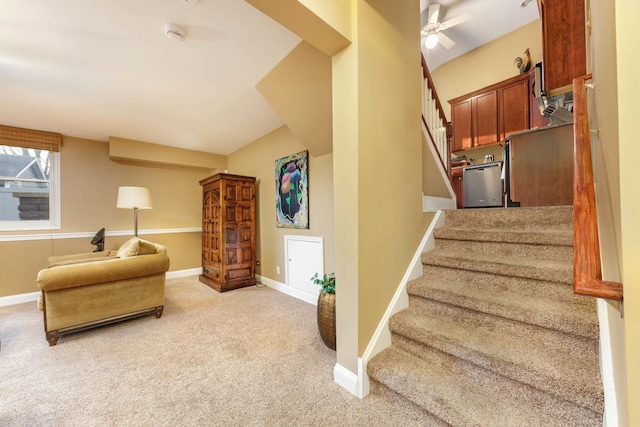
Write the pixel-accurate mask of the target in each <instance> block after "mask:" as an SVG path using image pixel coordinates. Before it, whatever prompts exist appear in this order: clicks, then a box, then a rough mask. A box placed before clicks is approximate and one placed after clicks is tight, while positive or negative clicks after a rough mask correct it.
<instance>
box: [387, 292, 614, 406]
mask: <svg viewBox="0 0 640 427" xmlns="http://www.w3.org/2000/svg"><path fill="white" fill-rule="evenodd" d="M409 307H410V310H417V311H427V312H430V313H431V315H432V316H433V317H436V318H439V319H449V321H450V322H458V323H459V324H460V323H461V322H462V323H464V324H465V325H467V327H468V328H469V330H470V331H473V330H478V331H486V330H491V331H492V333H493V334H499V335H502V336H504V337H510V336H525V337H527V340H528V341H529V342H530V343H535V347H540V348H557V349H558V352H562V353H563V354H576V359H580V361H582V362H584V363H587V364H590V366H596V367H597V361H598V346H597V341H596V340H591V339H585V338H582V337H578V336H573V335H567V334H563V333H560V332H554V331H551V330H548V329H544V328H539V327H536V326H533V325H527V324H523V323H520V322H515V321H510V320H507V319H501V318H499V317H496V316H491V315H484V314H482V313H473V314H470V313H469V312H468V311H467V310H464V309H459V308H456V307H452V306H449V305H447V304H440V303H436V302H433V301H429V300H425V299H423V298H412V299H410V302H409ZM434 327H435V326H434ZM389 330H390V331H391V334H392V342H393V344H394V345H397V346H401V348H403V349H404V350H406V351H408V352H410V353H413V354H415V355H416V356H418V357H423V356H422V352H423V351H424V352H426V353H428V352H430V351H432V349H437V350H439V351H442V352H445V353H447V354H450V355H452V356H455V357H459V358H461V359H464V360H466V361H467V362H470V363H473V364H475V365H477V366H480V367H482V368H484V369H487V370H490V371H492V372H495V373H496V374H500V375H503V376H506V377H508V378H511V379H512V380H514V381H518V382H521V383H523V384H527V385H529V386H531V387H534V388H536V389H538V390H542V391H544V392H547V393H550V394H552V395H555V396H557V397H558V398H561V399H566V400H570V401H572V402H574V403H576V404H578V405H581V406H585V407H588V408H592V409H594V410H601V409H602V407H601V405H602V396H601V394H598V387H599V383H598V381H597V380H598V379H599V374H598V372H597V369H596V370H594V372H592V374H593V375H594V376H595V378H594V379H593V381H592V382H590V383H589V386H587V385H586V384H581V383H580V382H565V381H563V380H562V378H561V377H560V378H559V377H556V376H555V375H554V374H552V373H548V372H549V371H551V372H552V371H553V370H554V369H555V367H554V366H548V367H545V366H543V365H540V366H536V365H531V366H528V365H527V363H526V362H524V361H519V362H517V363H514V362H511V361H510V360H509V359H508V358H515V359H517V358H518V357H519V356H520V355H518V354H513V353H512V351H515V348H514V349H513V350H507V351H506V354H508V355H509V356H508V358H507V359H503V358H495V357H493V356H489V355H488V353H484V352H483V351H480V350H476V349H473V348H472V347H470V346H472V345H473V343H472V341H470V342H469V343H467V342H462V341H460V342H457V341H454V340H452V339H451V338H447V337H446V334H445V335H442V334H440V333H439V332H438V331H432V332H428V333H427V334H426V335H422V333H423V332H419V331H418V330H416V329H415V328H413V327H412V326H411V325H405V324H404V323H403V322H402V321H401V320H400V318H399V317H398V316H394V317H392V319H391V321H390V322H389ZM416 334H420V335H416ZM407 339H408V341H407ZM487 339H489V338H487ZM406 342H409V343H410V344H411V346H410V347H405V343H406ZM487 344H489V345H490V343H487ZM541 362H545V361H541ZM576 363H579V362H576ZM545 368H546V369H545Z"/></svg>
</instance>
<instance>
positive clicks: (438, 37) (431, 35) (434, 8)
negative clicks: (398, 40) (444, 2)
mask: <svg viewBox="0 0 640 427" xmlns="http://www.w3.org/2000/svg"><path fill="white" fill-rule="evenodd" d="M427 16H428V19H427V23H426V25H425V26H424V27H422V31H420V34H421V35H422V37H423V38H424V45H425V47H426V48H427V49H433V48H434V47H436V46H437V45H438V43H440V44H441V45H442V46H444V47H445V49H451V48H452V47H453V45H455V44H456V42H454V41H453V40H451V39H450V38H449V37H447V36H446V35H445V34H443V33H442V31H444V30H446V29H449V28H451V27H453V26H455V25H458V24H461V23H463V22H465V21H467V20H469V19H470V18H471V15H470V14H468V13H465V14H462V15H459V16H456V17H454V18H451V19H449V20H447V21H444V22H440V21H439V20H438V19H439V17H440V5H439V4H432V5H430V6H429V11H428V15H427Z"/></svg>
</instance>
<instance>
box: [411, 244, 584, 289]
mask: <svg viewBox="0 0 640 427" xmlns="http://www.w3.org/2000/svg"><path fill="white" fill-rule="evenodd" d="M434 255H435V254H434ZM499 261H501V259H500V258H499V257H496V258H495V262H484V261H483V262H480V261H475V260H468V259H453V258H448V257H440V256H437V255H435V256H432V254H431V253H430V252H427V253H425V254H423V256H422V263H423V264H427V265H436V266H440V267H450V268H458V269H462V270H468V271H476V272H484V273H493V274H499V275H504V276H513V277H522V278H528V279H536V280H544V281H548V282H560V283H567V284H573V268H572V267H571V266H570V265H565V266H562V267H559V266H555V267H548V268H540V267H534V266H530V265H508V264H502V263H500V262H499Z"/></svg>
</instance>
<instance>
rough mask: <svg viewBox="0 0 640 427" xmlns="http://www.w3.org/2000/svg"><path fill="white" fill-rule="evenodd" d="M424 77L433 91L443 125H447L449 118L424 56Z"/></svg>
mask: <svg viewBox="0 0 640 427" xmlns="http://www.w3.org/2000/svg"><path fill="white" fill-rule="evenodd" d="M422 76H423V77H424V78H425V79H427V85H428V87H429V89H431V92H433V99H434V100H435V101H436V106H437V107H438V112H439V113H438V114H439V115H440V118H441V119H442V123H447V116H446V115H445V114H444V108H442V103H440V98H438V92H437V91H436V87H435V86H434V84H433V79H432V78H431V73H430V72H429V68H428V67H427V61H425V60H424V55H423V56H422Z"/></svg>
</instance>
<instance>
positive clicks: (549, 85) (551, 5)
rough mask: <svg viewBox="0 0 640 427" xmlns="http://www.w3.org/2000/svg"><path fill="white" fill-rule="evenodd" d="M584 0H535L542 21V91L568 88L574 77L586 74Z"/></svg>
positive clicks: (552, 91)
mask: <svg viewBox="0 0 640 427" xmlns="http://www.w3.org/2000/svg"><path fill="white" fill-rule="evenodd" d="M584 3H585V2H584V0H563V1H557V0H538V8H539V10H540V17H541V20H542V61H543V74H544V90H545V92H547V93H548V94H551V95H553V93H554V91H557V92H558V93H561V92H565V91H570V90H571V87H568V88H566V86H568V85H571V84H572V82H573V79H574V78H576V77H579V76H583V75H585V74H587V47H586V36H585V21H586V19H585V5H584Z"/></svg>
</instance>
